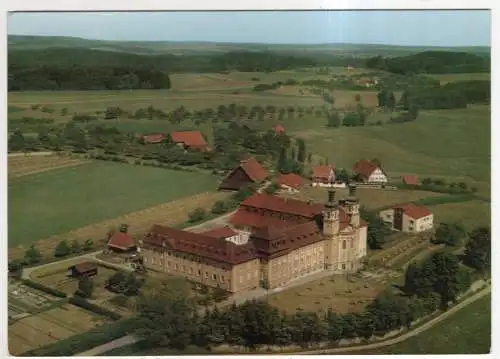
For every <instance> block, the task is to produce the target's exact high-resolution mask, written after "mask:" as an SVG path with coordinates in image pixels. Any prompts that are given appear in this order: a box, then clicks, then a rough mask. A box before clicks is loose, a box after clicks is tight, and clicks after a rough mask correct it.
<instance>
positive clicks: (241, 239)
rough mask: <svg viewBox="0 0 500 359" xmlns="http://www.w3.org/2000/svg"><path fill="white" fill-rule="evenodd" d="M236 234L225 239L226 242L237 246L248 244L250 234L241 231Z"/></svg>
mask: <svg viewBox="0 0 500 359" xmlns="http://www.w3.org/2000/svg"><path fill="white" fill-rule="evenodd" d="M237 232H238V234H236V235H234V236H232V237H227V238H226V241H228V242H233V243H234V244H237V245H243V244H246V243H247V242H248V240H249V239H250V232H249V231H243V230H239V231H237Z"/></svg>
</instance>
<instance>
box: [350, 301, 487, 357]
mask: <svg viewBox="0 0 500 359" xmlns="http://www.w3.org/2000/svg"><path fill="white" fill-rule="evenodd" d="M490 348H491V295H487V296H485V297H483V298H481V299H478V300H477V301H476V302H474V303H472V304H470V305H468V306H467V307H466V308H464V309H461V310H460V311H458V312H457V313H455V314H453V315H452V316H450V317H448V318H446V319H445V320H443V321H442V322H441V323H439V324H437V325H436V326H434V327H432V328H430V329H428V330H426V331H425V332H423V333H422V334H419V335H417V336H416V337H413V338H410V339H408V340H406V341H404V342H402V343H399V344H396V345H392V346H389V347H386V348H381V349H379V350H370V351H360V352H347V353H345V354H352V355H383V354H400V355H401V354H405V355H416V354H419V355H442V354H488V353H489V352H490ZM342 354H344V353H342Z"/></svg>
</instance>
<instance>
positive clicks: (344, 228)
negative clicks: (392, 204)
mask: <svg viewBox="0 0 500 359" xmlns="http://www.w3.org/2000/svg"><path fill="white" fill-rule="evenodd" d="M355 192H356V189H355V187H350V190H349V196H348V197H347V198H345V199H341V200H337V199H336V198H335V191H334V190H330V191H329V192H328V199H327V201H326V203H324V204H321V203H311V202H303V201H298V200H294V199H286V198H281V197H277V196H274V195H267V194H260V193H256V194H253V195H252V196H250V197H249V198H247V199H246V200H245V201H244V202H242V203H241V205H240V207H239V208H238V210H237V211H236V212H235V213H234V214H233V215H232V216H231V217H230V219H229V223H228V226H226V227H222V228H216V229H211V230H209V231H205V232H201V233H194V232H190V231H184V230H180V229H175V228H171V227H163V226H159V225H155V226H153V227H152V228H151V229H150V231H149V232H148V233H146V235H145V236H144V239H143V240H142V243H141V255H142V256H143V259H144V264H145V266H146V267H147V268H149V269H152V270H156V271H160V272H165V273H169V274H176V275H182V276H184V277H186V278H187V279H189V280H192V281H194V282H198V283H202V284H205V285H208V286H212V287H217V286H219V287H221V288H223V289H225V290H227V291H230V292H233V293H234V292H238V291H242V290H248V289H254V288H257V287H264V288H268V289H272V288H277V287H281V286H285V285H286V284H287V283H288V282H290V281H291V280H293V279H296V278H299V277H302V276H306V275H308V274H311V273H314V272H318V271H323V270H332V271H336V272H339V273H342V272H355V271H357V270H359V269H360V268H361V266H362V258H363V257H364V256H366V249H367V224H366V222H364V221H363V220H361V219H360V215H359V201H358V200H357V198H356V193H355Z"/></svg>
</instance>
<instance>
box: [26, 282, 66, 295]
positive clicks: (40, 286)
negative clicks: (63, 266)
mask: <svg viewBox="0 0 500 359" xmlns="http://www.w3.org/2000/svg"><path fill="white" fill-rule="evenodd" d="M23 284H25V285H27V286H28V287H31V288H34V289H38V290H40V291H42V292H45V293H47V294H51V295H53V296H55V297H59V298H66V297H67V296H68V295H67V294H66V293H64V292H62V291H60V290H58V289H55V288H51V287H48V286H46V285H43V284H42V283H39V282H35V281H32V280H31V279H25V280H23Z"/></svg>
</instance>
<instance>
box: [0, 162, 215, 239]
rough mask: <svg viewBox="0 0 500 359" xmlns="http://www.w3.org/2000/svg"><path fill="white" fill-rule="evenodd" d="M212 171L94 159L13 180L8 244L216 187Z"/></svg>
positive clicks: (10, 193) (10, 197) (61, 231)
mask: <svg viewBox="0 0 500 359" xmlns="http://www.w3.org/2000/svg"><path fill="white" fill-rule="evenodd" d="M215 186H216V179H215V178H214V177H212V176H209V175H203V174H199V173H196V174H193V173H190V172H180V171H171V170H165V169H157V168H152V167H136V166H129V165H123V164H115V163H102V162H95V163H90V164H85V165H82V166H79V167H73V168H67V169H61V170H54V171H49V172H44V173H40V174H36V175H31V176H26V177H23V178H22V179H19V180H17V181H15V182H14V183H12V184H9V189H8V191H9V206H8V207H9V246H10V247H14V246H17V245H19V244H26V243H30V242H33V241H35V240H38V239H42V238H45V237H48V236H50V235H53V234H58V233H64V232H67V231H69V230H72V229H75V228H79V227H83V226H85V225H88V224H91V223H95V222H99V221H102V220H105V219H108V218H113V217H117V216H119V215H122V214H125V213H128V212H131V211H135V210H139V209H142V208H146V207H149V206H153V205H157V204H160V203H163V202H168V201H170V200H173V199H176V198H180V197H184V196H189V195H193V194H195V193H199V192H203V191H207V190H211V189H215Z"/></svg>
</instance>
